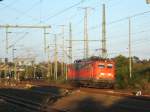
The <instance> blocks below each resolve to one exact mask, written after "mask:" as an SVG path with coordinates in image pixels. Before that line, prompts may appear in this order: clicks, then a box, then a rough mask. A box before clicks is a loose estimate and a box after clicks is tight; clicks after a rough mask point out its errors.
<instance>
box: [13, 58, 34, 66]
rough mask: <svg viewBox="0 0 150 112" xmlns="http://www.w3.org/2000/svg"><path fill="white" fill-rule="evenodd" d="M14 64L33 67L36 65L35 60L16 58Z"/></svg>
mask: <svg viewBox="0 0 150 112" xmlns="http://www.w3.org/2000/svg"><path fill="white" fill-rule="evenodd" d="M14 62H15V63H17V65H19V66H23V65H26V66H32V65H33V64H34V63H35V58H14Z"/></svg>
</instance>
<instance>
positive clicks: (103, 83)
mask: <svg viewBox="0 0 150 112" xmlns="http://www.w3.org/2000/svg"><path fill="white" fill-rule="evenodd" d="M68 80H69V81H70V82H71V83H73V84H76V85H80V86H86V87H98V88H100V87H102V88H111V87H113V85H114V82H115V63H114V61H113V60H109V59H97V60H76V61H75V63H74V64H71V65H69V67H68Z"/></svg>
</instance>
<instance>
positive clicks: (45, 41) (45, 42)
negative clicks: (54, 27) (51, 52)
mask: <svg viewBox="0 0 150 112" xmlns="http://www.w3.org/2000/svg"><path fill="white" fill-rule="evenodd" d="M46 47H47V40H46V28H44V52H45V54H46Z"/></svg>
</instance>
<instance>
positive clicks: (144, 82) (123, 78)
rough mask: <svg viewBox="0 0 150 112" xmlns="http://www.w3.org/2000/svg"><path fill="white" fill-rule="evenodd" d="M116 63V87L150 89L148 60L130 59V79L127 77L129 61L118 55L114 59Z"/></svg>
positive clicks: (149, 64) (149, 61) (149, 62)
mask: <svg viewBox="0 0 150 112" xmlns="http://www.w3.org/2000/svg"><path fill="white" fill-rule="evenodd" d="M114 60H115V62H116V87H117V88H132V89H133V88H134V89H144V90H145V89H148V88H149V89H150V60H140V59H139V58H138V57H135V56H134V57H133V58H132V78H130V77H129V60H128V58H127V57H125V56H122V55H119V56H117V57H115V58H114Z"/></svg>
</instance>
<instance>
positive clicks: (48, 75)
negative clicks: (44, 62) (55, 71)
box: [47, 46, 51, 79]
mask: <svg viewBox="0 0 150 112" xmlns="http://www.w3.org/2000/svg"><path fill="white" fill-rule="evenodd" d="M49 52H50V51H49V46H48V47H47V55H48V69H47V71H48V72H47V78H48V79H49V78H50V73H51V71H50V54H49Z"/></svg>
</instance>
